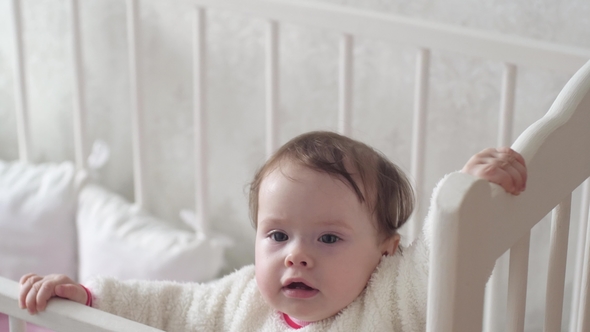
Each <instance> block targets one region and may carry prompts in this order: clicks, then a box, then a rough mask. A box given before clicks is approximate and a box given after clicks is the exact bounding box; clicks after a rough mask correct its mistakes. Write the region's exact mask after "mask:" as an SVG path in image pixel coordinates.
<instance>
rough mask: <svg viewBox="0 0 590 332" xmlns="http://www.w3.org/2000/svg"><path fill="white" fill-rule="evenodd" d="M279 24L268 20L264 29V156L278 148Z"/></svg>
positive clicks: (269, 154) (268, 155)
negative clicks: (265, 29)
mask: <svg viewBox="0 0 590 332" xmlns="http://www.w3.org/2000/svg"><path fill="white" fill-rule="evenodd" d="M278 111H279V25H278V23H277V22H276V21H269V22H268V26H267V31H266V157H267V158H269V157H270V156H271V155H272V154H273V153H274V152H275V151H276V150H277V148H278V145H279V144H278V141H279V140H278V124H279V119H278Z"/></svg>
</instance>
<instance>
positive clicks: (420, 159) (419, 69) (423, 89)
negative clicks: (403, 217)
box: [408, 48, 430, 241]
mask: <svg viewBox="0 0 590 332" xmlns="http://www.w3.org/2000/svg"><path fill="white" fill-rule="evenodd" d="M429 72H430V50H429V49H426V48H422V49H419V50H418V54H417V55H416V75H415V81H414V119H413V127H412V157H411V158H412V159H411V166H410V167H411V168H410V169H411V174H412V177H413V178H414V190H415V192H416V197H417V198H418V200H417V202H420V200H421V199H422V182H423V180H424V155H425V154H426V119H427V105H428V82H429V77H430V73H429ZM419 210H420V209H419V208H418V207H416V209H414V214H413V216H412V222H411V223H410V224H409V226H410V229H409V234H408V237H409V239H410V241H411V240H413V239H415V238H416V236H417V235H418V234H419V232H420V229H421V228H422V216H421V215H420V213H419Z"/></svg>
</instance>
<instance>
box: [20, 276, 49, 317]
mask: <svg viewBox="0 0 590 332" xmlns="http://www.w3.org/2000/svg"><path fill="white" fill-rule="evenodd" d="M41 279H43V278H41V277H40V276H38V275H36V274H33V273H30V274H26V275H24V276H23V277H22V278H21V279H20V294H19V298H18V305H19V306H20V308H21V309H25V308H26V307H27V296H28V295H29V293H30V292H31V289H32V288H33V285H34V284H35V283H36V282H37V281H39V280H41Z"/></svg>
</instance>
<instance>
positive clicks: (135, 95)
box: [127, 0, 145, 207]
mask: <svg viewBox="0 0 590 332" xmlns="http://www.w3.org/2000/svg"><path fill="white" fill-rule="evenodd" d="M138 11H139V10H138V5H137V0H127V36H128V40H127V42H128V44H129V71H130V72H129V81H130V83H131V89H130V92H131V131H132V145H133V186H134V195H135V204H137V205H138V206H140V207H143V205H144V199H145V195H144V194H145V186H144V176H143V166H144V165H143V158H142V156H143V151H142V142H143V130H142V124H143V121H142V118H143V116H142V115H143V114H142V111H143V110H142V100H141V85H140V82H141V77H140V76H141V75H140V66H139V56H138V52H139V30H138V28H137V24H138V23H137V21H138Z"/></svg>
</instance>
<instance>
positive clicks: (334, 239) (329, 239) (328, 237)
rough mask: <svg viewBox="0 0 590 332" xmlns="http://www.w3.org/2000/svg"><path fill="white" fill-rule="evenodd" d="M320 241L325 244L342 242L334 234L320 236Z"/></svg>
mask: <svg viewBox="0 0 590 332" xmlns="http://www.w3.org/2000/svg"><path fill="white" fill-rule="evenodd" d="M319 240H320V242H324V243H336V242H338V241H340V238H339V237H337V236H336V235H334V234H326V235H322V236H320V239H319Z"/></svg>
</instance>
